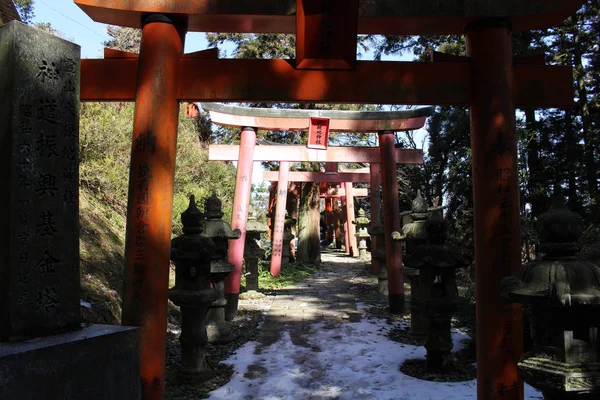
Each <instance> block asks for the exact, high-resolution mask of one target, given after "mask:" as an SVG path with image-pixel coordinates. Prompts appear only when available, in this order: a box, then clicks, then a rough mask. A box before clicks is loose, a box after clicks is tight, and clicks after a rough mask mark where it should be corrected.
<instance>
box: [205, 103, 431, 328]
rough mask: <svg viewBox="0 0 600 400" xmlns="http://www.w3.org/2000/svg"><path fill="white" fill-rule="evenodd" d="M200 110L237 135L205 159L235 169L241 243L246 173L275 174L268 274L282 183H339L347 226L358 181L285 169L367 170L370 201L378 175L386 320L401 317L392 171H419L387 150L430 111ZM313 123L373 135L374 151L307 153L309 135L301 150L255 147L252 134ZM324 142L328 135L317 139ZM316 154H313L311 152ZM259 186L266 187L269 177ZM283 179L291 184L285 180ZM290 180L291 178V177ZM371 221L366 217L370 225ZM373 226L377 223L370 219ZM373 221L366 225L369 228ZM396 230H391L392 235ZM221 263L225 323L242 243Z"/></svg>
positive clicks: (410, 154) (274, 265)
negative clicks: (263, 167) (267, 166)
mask: <svg viewBox="0 0 600 400" xmlns="http://www.w3.org/2000/svg"><path fill="white" fill-rule="evenodd" d="M203 108H204V109H205V110H207V111H209V112H210V117H211V121H212V122H213V123H216V124H221V125H225V126H236V127H240V128H242V131H241V138H240V145H239V146H229V145H211V146H210V147H209V155H208V159H209V160H211V161H238V166H237V176H236V188H235V195H234V203H233V215H232V228H233V229H236V228H237V229H240V231H241V232H242V237H243V236H244V234H245V231H246V219H247V216H248V205H249V202H250V186H251V182H250V180H249V179H248V177H250V176H252V168H253V164H254V162H255V161H275V162H279V171H278V173H277V179H276V180H277V182H278V183H277V186H278V190H277V195H276V208H275V219H274V223H273V238H272V241H273V251H272V256H271V274H273V275H274V276H276V275H278V274H279V271H280V268H281V258H282V249H283V228H284V226H283V225H284V220H285V211H286V203H287V193H288V190H287V187H288V183H289V182H298V181H304V182H310V181H312V182H339V183H343V186H344V190H345V193H344V194H345V197H346V199H349V200H348V201H347V212H346V216H347V218H346V220H347V221H348V220H350V221H351V220H352V219H353V215H354V207H353V203H354V199H353V198H354V193H353V192H354V190H353V187H352V183H353V182H357V181H360V180H361V178H363V177H361V176H359V175H358V174H356V173H345V174H342V175H338V174H337V172H338V171H337V167H336V169H335V171H331V170H330V171H329V172H335V175H334V174H326V173H323V174H321V173H313V174H312V175H311V173H308V172H296V173H295V174H294V173H293V172H290V163H291V162H324V163H325V164H326V165H327V164H329V165H332V164H334V165H335V164H337V163H369V164H370V165H371V166H372V167H373V168H372V171H371V172H372V173H369V176H371V177H372V179H373V180H374V181H373V180H371V182H370V183H371V193H372V194H375V193H376V192H377V194H378V190H379V187H380V186H381V183H380V182H378V180H380V178H379V176H380V175H379V174H380V172H379V171H380V168H379V166H380V165H383V168H382V169H381V172H382V173H381V175H382V176H383V179H384V182H385V184H384V185H383V187H382V189H383V208H384V214H385V217H386V218H385V219H384V220H385V221H384V222H385V223H384V226H385V230H386V249H387V250H386V252H387V260H388V277H389V278H388V290H389V299H390V300H389V307H390V311H391V312H392V313H401V312H403V310H404V285H403V282H402V274H401V268H402V254H401V253H402V252H401V246H400V245H399V244H397V243H395V242H394V241H392V232H393V231H394V229H396V228H397V227H399V226H400V216H399V213H400V211H399V209H398V182H397V177H396V164H422V163H423V151H422V150H413V149H397V148H396V147H395V134H394V130H410V129H419V128H421V127H423V126H424V125H425V120H426V118H427V116H428V115H431V114H432V113H433V108H432V107H426V108H420V109H415V110H408V111H392V112H385V111H380V112H377V111H376V112H361V111H357V112H353V111H325V110H322V111H319V110H273V109H261V108H245V107H236V106H226V105H222V104H204V105H203ZM315 118H318V119H319V121H318V122H321V121H323V120H324V121H326V125H327V126H328V129H329V130H331V131H342V132H355V133H370V132H378V134H379V148H377V147H329V148H327V146H326V145H325V146H324V147H325V148H318V149H312V148H310V147H311V142H312V141H313V140H311V139H312V138H311V134H310V133H309V139H308V142H309V144H308V145H307V146H286V145H279V146H278V145H273V146H269V145H267V146H257V147H255V144H256V130H258V129H262V130H304V131H309V130H311V128H312V127H311V122H314V121H311V119H315ZM324 136H325V139H324V140H325V142H326V140H327V136H328V132H326V133H325V134H324ZM318 147H321V146H318ZM266 175H267V178H270V179H271V180H274V179H273V178H274V177H269V174H266ZM290 175H292V179H291V180H290ZM294 175H295V176H294ZM371 200H372V202H371V207H372V209H374V211H375V215H376V216H378V215H380V208H381V205H380V203H379V196H372V198H371ZM372 218H373V217H372ZM375 221H377V219H375ZM375 221H374V223H375ZM347 226H348V229H347V233H348V239H349V240H348V241H347V242H346V246H347V247H348V245H350V246H352V243H354V250H356V244H355V238H354V234H353V229H354V227H353V225H352V224H351V223H347ZM396 230H397V229H396ZM229 246H230V248H229V262H231V263H232V264H234V265H235V270H234V272H233V273H232V274H230V275H229V277H228V278H227V280H226V289H225V292H226V293H227V302H228V308H229V310H230V311H229V312H228V313H227V314H228V315H229V319H231V318H232V315H233V311H231V310H232V309H234V310H235V309H236V308H237V306H236V305H237V298H238V296H239V291H240V278H241V273H242V261H243V254H244V241H243V240H232V241H230V244H229Z"/></svg>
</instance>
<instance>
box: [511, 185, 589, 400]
mask: <svg viewBox="0 0 600 400" xmlns="http://www.w3.org/2000/svg"><path fill="white" fill-rule="evenodd" d="M535 227H536V230H537V233H538V236H539V239H540V245H539V246H540V248H539V250H541V252H542V253H543V254H544V256H543V257H542V259H541V260H535V261H531V262H528V263H527V264H525V265H524V266H523V268H522V269H521V271H520V272H519V273H518V274H515V275H514V276H511V277H508V278H504V279H503V280H502V283H501V288H502V293H503V295H504V296H505V297H507V298H508V299H510V300H512V301H515V302H519V303H524V304H530V305H531V311H532V312H531V335H532V339H533V349H532V350H531V351H529V352H527V353H525V354H523V356H522V357H521V360H520V361H519V363H518V370H519V375H520V376H521V377H522V378H523V379H524V380H525V381H526V382H527V383H529V384H530V385H531V386H533V387H535V388H537V389H539V390H541V391H542V393H543V394H544V398H545V399H551V400H554V399H572V398H577V399H598V398H600V349H599V345H598V339H599V338H598V330H599V329H600V317H599V316H600V267H599V266H598V265H596V264H594V263H591V262H589V261H585V260H578V259H577V258H575V253H576V252H577V251H578V250H579V247H578V245H577V240H578V239H579V237H580V236H581V234H582V232H583V221H582V219H581V217H580V216H579V215H578V214H576V213H574V212H571V211H569V210H568V209H567V207H566V206H565V204H564V199H563V197H562V194H560V193H559V192H557V193H555V196H554V201H553V206H552V209H550V211H548V212H547V213H545V214H542V215H541V216H540V217H539V218H538V220H537V222H536V224H535Z"/></svg>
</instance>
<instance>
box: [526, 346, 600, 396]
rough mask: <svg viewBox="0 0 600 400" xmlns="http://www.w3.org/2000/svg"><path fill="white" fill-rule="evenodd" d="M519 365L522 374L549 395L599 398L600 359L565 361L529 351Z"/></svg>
mask: <svg viewBox="0 0 600 400" xmlns="http://www.w3.org/2000/svg"><path fill="white" fill-rule="evenodd" d="M517 365H518V370H519V376H520V377H521V378H522V379H523V380H524V381H525V382H527V383H528V384H530V385H531V386H533V387H534V388H536V389H538V390H540V391H541V392H542V393H543V394H544V398H546V399H571V398H577V399H598V398H600V363H597V362H591V363H579V364H566V363H563V362H560V361H554V360H550V359H548V358H546V357H538V356H535V355H534V356H531V353H530V354H529V355H528V354H525V355H524V356H523V357H522V358H521V361H519V363H518V364H517Z"/></svg>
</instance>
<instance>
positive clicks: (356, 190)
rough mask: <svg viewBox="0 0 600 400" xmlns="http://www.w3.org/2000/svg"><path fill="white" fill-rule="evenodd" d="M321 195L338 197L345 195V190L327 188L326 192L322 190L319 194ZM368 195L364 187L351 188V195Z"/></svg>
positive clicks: (367, 190)
mask: <svg viewBox="0 0 600 400" xmlns="http://www.w3.org/2000/svg"><path fill="white" fill-rule="evenodd" d="M320 196H321V197H324V198H339V197H346V190H345V189H333V188H331V189H329V190H327V192H324V193H323V192H322V193H321V194H320ZM368 196H369V189H365V188H354V189H352V197H368Z"/></svg>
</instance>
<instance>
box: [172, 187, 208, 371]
mask: <svg viewBox="0 0 600 400" xmlns="http://www.w3.org/2000/svg"><path fill="white" fill-rule="evenodd" d="M202 218H203V215H202V213H201V212H200V210H198V208H197V207H196V202H195V200H194V196H190V206H189V207H188V209H187V210H185V211H184V212H183V213H182V214H181V222H182V223H183V235H180V236H177V237H176V238H174V239H173V240H172V241H171V260H173V262H174V263H175V286H174V287H173V288H171V289H170V290H169V299H171V301H172V302H173V303H175V304H176V305H178V306H179V308H180V309H181V335H180V336H179V343H180V344H181V370H182V371H183V372H184V373H189V374H199V373H202V372H204V371H205V370H206V367H207V365H206V343H207V342H208V338H207V335H206V312H207V311H208V308H209V307H210V305H211V304H212V303H213V301H215V300H216V298H217V291H216V290H215V289H212V288H211V279H210V263H211V258H212V255H213V253H214V251H215V249H216V246H215V244H214V243H213V241H212V240H211V239H209V238H206V237H202V236H201V232H202V227H201V226H200V221H201V220H202Z"/></svg>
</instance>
